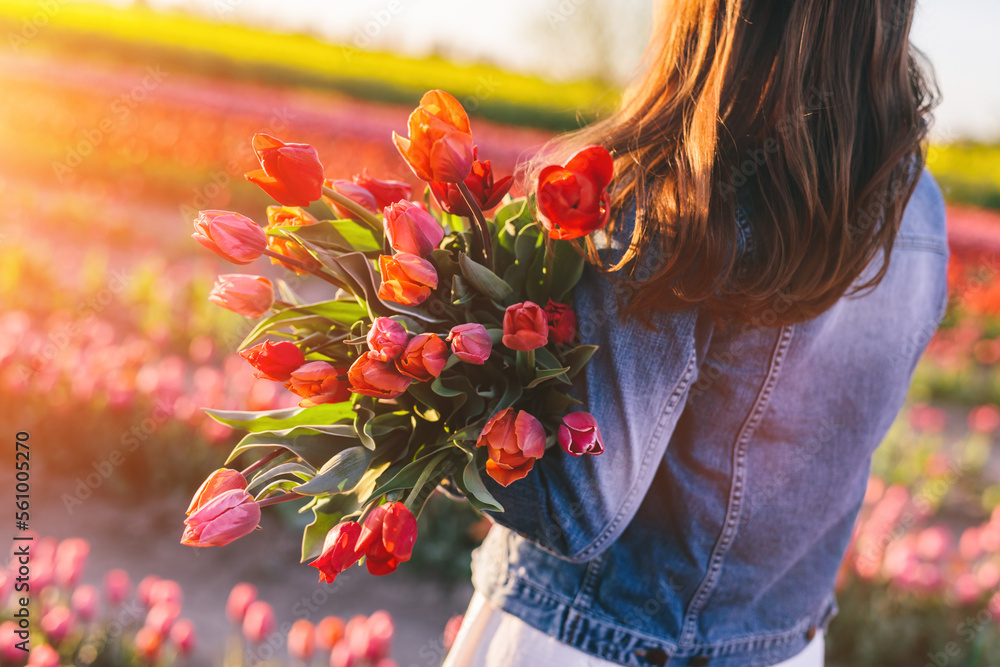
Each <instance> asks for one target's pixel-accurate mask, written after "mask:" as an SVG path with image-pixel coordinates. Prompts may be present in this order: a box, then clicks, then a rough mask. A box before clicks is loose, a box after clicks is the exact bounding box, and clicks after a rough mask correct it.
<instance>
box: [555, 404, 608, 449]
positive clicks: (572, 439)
mask: <svg viewBox="0 0 1000 667" xmlns="http://www.w3.org/2000/svg"><path fill="white" fill-rule="evenodd" d="M559 445H560V446H561V447H562V448H563V451H565V452H566V453H567V454H569V455H570V456H583V455H584V454H594V455H597V454H601V453H603V452H604V439H603V438H602V437H601V429H599V428H598V427H597V420H596V419H594V415H592V414H590V413H589V412H571V413H569V414H568V415H566V416H565V417H563V423H562V424H560V426H559Z"/></svg>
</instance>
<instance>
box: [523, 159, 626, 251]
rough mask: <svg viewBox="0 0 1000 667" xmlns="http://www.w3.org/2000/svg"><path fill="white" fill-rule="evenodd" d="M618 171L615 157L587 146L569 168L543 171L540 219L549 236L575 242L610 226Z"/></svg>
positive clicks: (539, 186)
mask: <svg viewBox="0 0 1000 667" xmlns="http://www.w3.org/2000/svg"><path fill="white" fill-rule="evenodd" d="M614 171H615V164H614V160H613V159H612V158H611V154H610V153H608V151H607V150H606V149H604V148H602V147H601V146H587V147H586V148H584V149H582V150H580V151H579V152H578V153H577V154H576V155H574V156H573V157H571V158H570V159H569V161H568V162H566V164H565V165H563V166H561V167H560V166H557V165H549V166H548V167H545V168H544V169H542V170H541V172H539V174H538V184H537V186H536V188H535V193H536V196H537V200H538V219H539V221H540V222H541V223H542V226H543V227H545V229H546V230H548V233H549V236H551V237H552V238H554V239H575V238H578V237H580V236H586V235H587V234H589V233H591V232H593V231H596V230H598V229H600V228H601V227H603V226H604V225H605V224H607V222H608V217H609V216H610V215H611V209H610V197H609V195H608V192H607V189H608V186H609V185H610V184H611V179H612V177H613V176H614Z"/></svg>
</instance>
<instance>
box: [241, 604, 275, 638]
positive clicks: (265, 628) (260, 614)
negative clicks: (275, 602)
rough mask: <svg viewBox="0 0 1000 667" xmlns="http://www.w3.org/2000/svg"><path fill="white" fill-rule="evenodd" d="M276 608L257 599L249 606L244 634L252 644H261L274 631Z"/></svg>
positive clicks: (245, 618) (244, 621)
mask: <svg viewBox="0 0 1000 667" xmlns="http://www.w3.org/2000/svg"><path fill="white" fill-rule="evenodd" d="M274 626H275V621H274V609H272V608H271V605H269V604H268V603H266V602H264V601H262V600H257V601H255V602H251V603H250V606H249V607H247V613H246V616H245V617H244V618H243V636H244V637H245V638H246V640H247V641H248V642H250V643H251V644H260V643H261V642H263V641H264V640H265V639H267V637H268V636H269V635H270V634H271V633H272V632H274Z"/></svg>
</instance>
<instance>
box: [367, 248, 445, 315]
mask: <svg viewBox="0 0 1000 667" xmlns="http://www.w3.org/2000/svg"><path fill="white" fill-rule="evenodd" d="M378 265H379V270H380V271H381V273H382V284H381V285H380V286H379V289H378V297H379V298H380V299H383V300H385V301H392V302H393V303H398V304H401V305H403V306H417V305H420V304H421V303H423V302H424V301H426V300H427V299H428V298H429V297H430V295H431V290H432V289H437V286H438V276H437V271H435V270H434V265H433V264H431V263H430V262H428V261H427V260H426V259H424V258H422V257H418V256H417V255H414V254H411V253H408V252H400V253H397V254H395V255H392V256H389V255H379V258H378Z"/></svg>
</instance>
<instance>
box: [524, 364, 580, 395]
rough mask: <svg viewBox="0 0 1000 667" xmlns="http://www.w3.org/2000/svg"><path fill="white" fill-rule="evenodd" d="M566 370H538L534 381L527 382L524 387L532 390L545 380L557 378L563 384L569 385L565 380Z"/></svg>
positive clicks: (567, 368)
mask: <svg viewBox="0 0 1000 667" xmlns="http://www.w3.org/2000/svg"><path fill="white" fill-rule="evenodd" d="M568 370H569V367H568V366H567V367H566V368H549V369H544V370H539V371H536V372H535V379H534V380H532V381H531V382H529V383H528V384H527V386H526V388H527V389H533V388H535V387H537V386H538V385H540V384H541V383H543V382H545V381H546V380H552V379H553V378H558V379H559V380H560V381H561V382H562V383H564V384H570V381H569V380H567V379H566V371H568Z"/></svg>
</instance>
